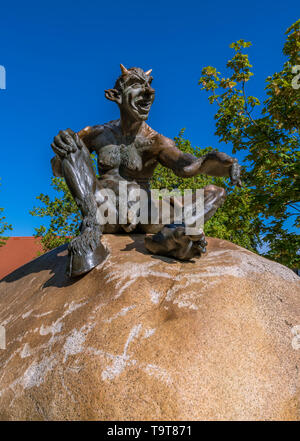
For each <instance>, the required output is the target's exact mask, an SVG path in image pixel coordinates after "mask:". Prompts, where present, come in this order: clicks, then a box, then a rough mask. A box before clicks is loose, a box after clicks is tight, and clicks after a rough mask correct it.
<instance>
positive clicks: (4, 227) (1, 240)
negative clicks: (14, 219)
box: [0, 184, 12, 247]
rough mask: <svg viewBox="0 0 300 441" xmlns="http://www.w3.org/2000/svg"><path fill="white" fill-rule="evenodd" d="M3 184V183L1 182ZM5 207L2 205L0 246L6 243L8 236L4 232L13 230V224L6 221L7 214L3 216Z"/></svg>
mask: <svg viewBox="0 0 300 441" xmlns="http://www.w3.org/2000/svg"><path fill="white" fill-rule="evenodd" d="M0 185H1V184H0ZM3 211H4V208H1V207H0V247H2V246H3V245H5V243H6V240H7V237H5V236H2V234H3V233H5V231H7V230H12V226H11V225H10V224H8V223H7V222H5V216H1V213H3Z"/></svg>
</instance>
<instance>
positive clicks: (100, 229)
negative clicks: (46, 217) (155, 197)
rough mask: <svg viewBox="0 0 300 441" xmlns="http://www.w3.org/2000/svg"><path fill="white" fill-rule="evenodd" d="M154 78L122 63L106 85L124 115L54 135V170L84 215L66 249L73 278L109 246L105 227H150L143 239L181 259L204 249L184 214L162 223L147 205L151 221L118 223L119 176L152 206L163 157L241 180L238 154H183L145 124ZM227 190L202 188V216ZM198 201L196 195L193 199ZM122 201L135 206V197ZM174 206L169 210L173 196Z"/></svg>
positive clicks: (186, 172) (190, 172)
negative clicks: (109, 217)
mask: <svg viewBox="0 0 300 441" xmlns="http://www.w3.org/2000/svg"><path fill="white" fill-rule="evenodd" d="M152 79H153V78H152V76H151V70H148V71H147V72H144V71H143V70H142V69H140V68H136V67H133V68H130V69H126V68H125V67H124V66H123V65H122V64H121V75H120V76H119V78H118V79H117V81H116V83H115V86H114V88H113V89H108V90H106V91H105V97H106V98H107V99H109V100H111V101H114V102H115V103H116V104H117V105H118V106H119V109H120V119H118V120H116V121H110V122H108V123H106V124H103V125H96V126H93V127H85V128H84V129H83V130H81V131H80V132H78V133H74V132H73V131H72V130H70V129H67V130H65V131H61V132H59V134H58V135H57V136H55V138H54V141H53V143H52V149H53V151H54V152H55V154H56V156H55V157H54V158H53V159H52V161H51V163H52V168H53V173H54V175H55V176H63V177H64V178H65V180H66V183H67V185H68V187H69V189H70V192H71V194H72V196H73V197H74V199H75V201H76V204H77V205H78V207H79V209H80V211H81V214H82V224H81V234H80V235H79V236H77V237H75V238H74V239H73V240H72V241H71V242H70V244H69V248H68V249H69V263H68V269H67V270H68V273H69V275H70V276H72V277H74V276H79V275H81V274H84V273H86V272H88V271H90V270H91V269H92V268H94V267H95V266H96V265H98V264H99V263H101V262H102V261H103V260H104V259H105V258H106V256H107V254H108V251H107V249H106V248H105V247H104V245H103V244H102V243H101V236H102V234H103V233H118V232H141V233H142V232H143V233H149V234H152V235H147V236H146V238H145V246H146V248H147V250H148V251H149V252H150V253H153V254H160V255H164V256H169V257H174V258H176V259H180V260H189V259H192V258H193V257H200V256H201V254H202V253H204V252H205V251H206V250H205V247H206V245H207V244H206V241H205V237H204V234H203V231H200V230H199V234H193V235H191V234H189V233H188V232H187V229H186V222H185V219H184V220H183V222H182V223H181V224H177V223H174V222H172V218H171V222H169V223H168V224H167V225H164V223H163V222H162V219H161V218H160V221H159V222H157V223H155V224H153V223H151V219H152V218H150V212H151V209H149V215H148V219H147V221H144V222H143V221H136V220H135V219H136V218H134V216H133V217H132V216H130V211H129V215H128V216H127V218H126V222H124V221H123V222H120V221H119V219H118V214H119V211H120V207H121V206H122V203H123V198H122V197H121V195H120V193H119V185H120V183H123V184H124V183H125V184H126V185H127V191H128V192H130V191H138V190H139V189H140V190H144V191H145V192H146V193H147V194H148V195H149V201H150V202H149V206H150V205H151V203H152V200H151V193H150V185H149V181H150V179H151V177H152V176H153V172H154V170H155V168H156V166H157V165H158V164H161V165H163V166H164V167H168V168H169V169H171V170H172V171H173V172H174V173H175V174H176V175H177V176H180V177H191V176H195V175H197V174H200V173H203V174H206V175H209V176H229V177H230V178H231V182H232V183H233V184H236V185H240V184H241V183H240V166H239V164H238V162H237V160H236V159H234V158H232V157H230V156H228V155H227V154H225V153H221V152H217V151H212V152H209V153H208V154H207V155H205V156H203V157H201V158H196V157H194V156H193V155H191V154H188V153H183V152H182V151H180V150H179V149H178V148H177V147H176V145H175V143H174V141H173V140H171V139H169V138H166V137H165V136H163V135H161V134H159V133H157V132H156V131H155V130H153V129H152V128H151V127H149V126H148V125H147V124H146V120H147V118H148V115H149V111H150V108H151V105H152V103H153V100H154V96H155V91H154V89H153V87H152V85H151V84H152ZM92 152H94V153H96V155H97V166H98V171H99V175H100V177H99V178H97V177H96V173H95V171H94V167H93V163H92V159H91V156H90V154H91V153H92ZM103 190H106V191H108V190H110V191H113V192H114V194H115V195H116V198H115V200H113V201H112V200H110V198H109V196H108V197H104V196H103ZM107 194H108V195H109V194H111V193H109V192H108V193H107ZM225 197H226V194H225V190H224V189H223V188H219V187H216V186H214V185H209V186H207V187H205V188H204V191H203V202H204V204H203V216H204V222H206V221H207V220H208V219H210V218H211V216H213V214H214V213H215V211H216V210H217V209H218V208H219V207H220V206H221V205H222V204H223V202H224V200H225ZM110 202H111V207H110V206H109V204H110ZM195 202H196V201H195V197H194V199H193V201H192V204H194V203H195ZM104 204H106V207H107V208H108V209H111V210H115V211H116V213H115V214H116V221H115V222H114V223H105V224H104V223H103V222H101V220H100V216H99V210H100V208H101V207H102V208H103V206H104ZM125 204H126V205H127V207H130V204H132V201H131V202H130V201H129V202H127V201H126V203H125ZM170 205H171V217H172V213H173V212H174V204H172V201H171V203H170ZM123 208H124V207H123ZM172 210H173V211H172Z"/></svg>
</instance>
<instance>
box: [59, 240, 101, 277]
mask: <svg viewBox="0 0 300 441" xmlns="http://www.w3.org/2000/svg"><path fill="white" fill-rule="evenodd" d="M108 255H109V251H108V250H107V248H105V246H104V245H103V244H102V243H100V244H99V245H98V247H97V248H96V249H95V250H94V251H89V252H88V253H84V254H76V253H74V252H73V251H70V250H69V255H68V263H67V274H68V276H69V277H79V276H82V275H83V274H86V273H88V272H89V271H91V270H92V269H93V268H95V267H96V266H97V265H99V264H100V263H102V262H103V261H104V260H105V259H106V257H107V256H108Z"/></svg>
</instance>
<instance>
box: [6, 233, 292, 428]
mask: <svg viewBox="0 0 300 441" xmlns="http://www.w3.org/2000/svg"><path fill="white" fill-rule="evenodd" d="M104 242H105V243H106V244H107V246H108V247H109V248H110V250H111V254H110V256H109V258H108V259H107V260H106V262H104V263H103V264H102V265H100V266H99V267H98V268H96V269H94V270H93V271H92V272H90V273H89V274H87V275H86V276H84V277H82V278H81V279H78V280H76V281H74V282H70V281H68V279H67V278H66V277H65V275H64V270H65V263H66V247H64V246H63V247H60V248H57V249H56V250H53V251H52V252H50V253H47V254H45V255H43V256H41V257H39V258H38V259H36V260H34V261H32V262H30V263H29V264H27V265H25V266H23V267H21V268H19V269H18V270H17V271H15V272H13V273H12V274H10V275H9V276H7V277H6V278H5V279H3V281H2V282H1V283H0V308H1V309H0V324H2V325H3V326H4V327H5V329H6V349H0V418H1V419H3V420H6V419H9V420H12V419H14V420H71V419H72V420H73V419H75V420H94V419H97V420H212V419H217V420H274V419H278V420H300V391H299V386H300V384H299V370H300V344H299V340H297V338H298V336H297V330H299V329H300V326H299V325H300V279H299V277H298V276H296V274H294V273H293V272H292V271H291V270H289V269H287V268H286V267H284V266H282V265H279V264H277V263H274V262H271V261H269V260H266V259H264V258H262V257H259V256H257V255H255V254H253V253H251V252H249V251H246V250H245V249H243V248H240V247H238V246H236V245H233V244H231V243H229V242H226V241H222V240H218V239H209V246H208V253H207V255H206V256H203V257H202V258H201V259H199V260H196V261H195V262H189V263H182V262H178V261H174V260H172V259H168V258H160V257H158V256H151V255H149V254H147V252H146V251H145V248H144V245H143V236H139V235H135V236H134V235H132V236H125V235H124V236H106V237H105V238H104ZM297 326H298V328H297ZM299 334H300V330H299Z"/></svg>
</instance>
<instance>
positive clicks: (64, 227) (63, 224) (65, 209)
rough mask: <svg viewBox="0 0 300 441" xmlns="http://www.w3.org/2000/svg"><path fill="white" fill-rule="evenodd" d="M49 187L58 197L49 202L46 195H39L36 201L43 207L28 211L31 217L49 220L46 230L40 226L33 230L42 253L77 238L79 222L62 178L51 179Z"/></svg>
mask: <svg viewBox="0 0 300 441" xmlns="http://www.w3.org/2000/svg"><path fill="white" fill-rule="evenodd" d="M51 186H52V187H53V188H54V190H56V191H57V192H58V196H57V197H55V198H54V199H53V200H51V199H50V197H49V196H48V195H45V194H43V193H41V194H40V195H39V196H37V198H36V199H38V200H39V201H41V202H42V204H44V205H43V206H40V207H34V208H33V210H31V211H30V214H31V215H32V216H38V217H42V218H43V217H48V218H50V224H49V226H48V228H46V227H45V226H44V225H42V226H40V227H39V228H36V229H35V236H36V237H41V240H42V245H43V249H44V251H48V250H51V249H53V248H56V247H58V246H60V245H62V244H64V243H66V242H69V241H70V240H71V239H72V238H73V237H74V236H77V235H78V234H79V226H80V221H81V216H80V212H79V210H78V208H77V205H76V203H75V201H74V199H73V197H72V195H71V193H70V191H69V189H68V187H67V184H66V182H65V180H64V178H56V177H53V178H52V179H51Z"/></svg>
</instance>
